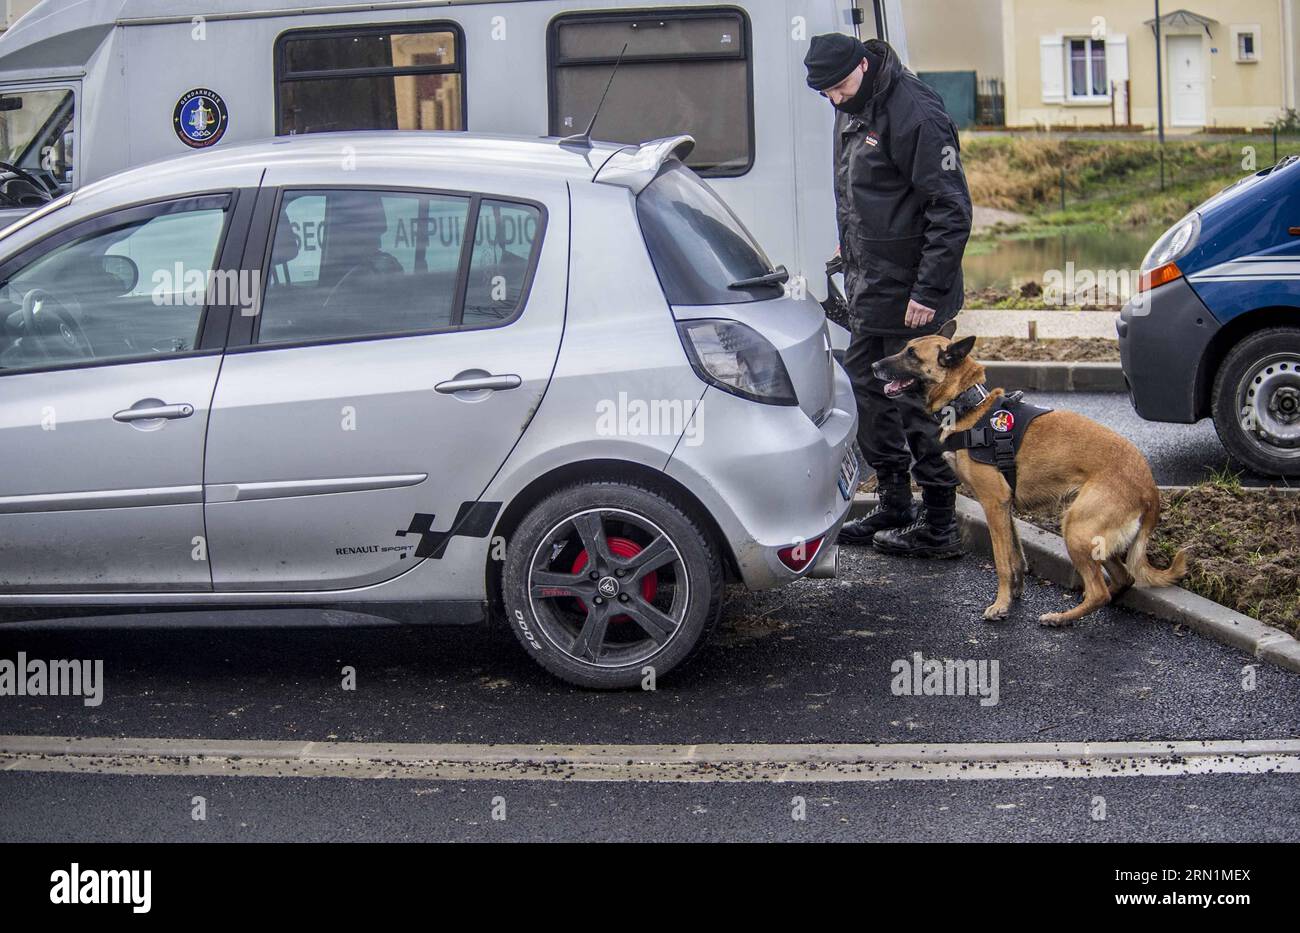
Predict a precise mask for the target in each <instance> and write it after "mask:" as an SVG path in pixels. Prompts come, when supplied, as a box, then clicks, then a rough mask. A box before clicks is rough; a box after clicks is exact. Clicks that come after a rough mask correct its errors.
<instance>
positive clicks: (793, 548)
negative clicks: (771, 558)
mask: <svg viewBox="0 0 1300 933" xmlns="http://www.w3.org/2000/svg"><path fill="white" fill-rule="evenodd" d="M823 537H824V535H819V536H818V537H816V538H813V539H812V540H811V541H800V542H799V543H798V544H792V545H790V546H789V547H783V548H781V550H779V551H777V552H776V556H777V557H779V558H781V563H783V564H785V565H786V566H787V567H789V568H790V569H791V570H793V571H794V572H795V573H798V572H799V571H800V570H803V569H804V568H805V567H807V566H808V565H809V564H811V563H812V562H813V559H814V558H815V557H816V556H817V552H818V551H820V550H821V547H822V538H823Z"/></svg>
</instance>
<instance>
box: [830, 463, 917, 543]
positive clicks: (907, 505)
mask: <svg viewBox="0 0 1300 933" xmlns="http://www.w3.org/2000/svg"><path fill="white" fill-rule="evenodd" d="M876 479H877V481H878V483H879V485H880V504H879V505H878V506H876V507H875V508H874V509H872V510H871V511H870V512H868V513H867V514H866V515H864V516H862V517H861V518H857V519H854V520H853V521H851V522H845V523H844V527H843V528H841V529H840V537H839V543H840V544H860V545H863V546H866V545H870V544H871V539H872V538H874V537H875V536H876V532H878V531H885V530H887V529H890V528H906V527H907V526H908V525H910V524H912V522H914V521H916V518H917V515H918V514H920V513H919V512H918V511H917V508H916V506H915V505H913V504H912V478H911V477H910V476H908V475H907V474H906V473H885V474H879V475H878V476H877V477H876Z"/></svg>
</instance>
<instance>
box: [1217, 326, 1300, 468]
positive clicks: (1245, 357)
mask: <svg viewBox="0 0 1300 933" xmlns="http://www.w3.org/2000/svg"><path fill="white" fill-rule="evenodd" d="M1211 409H1212V413H1213V416H1214V427H1215V430H1217V431H1218V432H1219V439H1220V440H1221V441H1222V442H1223V446H1224V447H1225V448H1227V450H1228V453H1230V454H1231V455H1232V456H1233V458H1234V459H1236V460H1237V461H1238V462H1239V463H1241V464H1242V465H1243V466H1245V467H1247V468H1248V469H1250V470H1252V471H1253V472H1255V473H1260V474H1263V475H1265V476H1282V477H1300V328H1294V327H1272V328H1269V329H1267V330H1261V331H1257V332H1255V333H1253V334H1251V335H1250V336H1249V337H1246V338H1245V339H1244V340H1242V341H1241V342H1240V343H1238V344H1237V345H1236V346H1235V347H1233V348H1232V350H1231V351H1230V352H1229V353H1228V355H1227V356H1226V357H1225V358H1224V360H1223V363H1222V365H1220V367H1219V372H1218V375H1217V376H1216V377H1215V380H1214V394H1213V398H1212V401H1211Z"/></svg>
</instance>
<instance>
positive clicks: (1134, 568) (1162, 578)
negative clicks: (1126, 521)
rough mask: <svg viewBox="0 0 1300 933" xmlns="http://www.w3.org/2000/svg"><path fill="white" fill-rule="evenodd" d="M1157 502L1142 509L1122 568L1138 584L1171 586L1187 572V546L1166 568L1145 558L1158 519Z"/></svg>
mask: <svg viewBox="0 0 1300 933" xmlns="http://www.w3.org/2000/svg"><path fill="white" fill-rule="evenodd" d="M1159 503H1160V500H1159V499H1156V501H1155V503H1154V504H1153V505H1152V506H1149V507H1148V508H1146V509H1145V510H1144V511H1143V513H1142V525H1141V527H1140V528H1138V533H1137V536H1136V537H1135V538H1134V539H1133V544H1132V545H1131V546H1130V547H1129V549H1128V556H1127V557H1126V558H1125V560H1124V568H1125V569H1126V570H1127V571H1128V572H1129V575H1130V576H1131V577H1132V578H1133V579H1134V581H1135V582H1136V583H1137V585H1138V586H1173V585H1174V584H1175V583H1177V582H1178V581H1179V580H1181V579H1182V578H1183V577H1184V575H1186V573H1187V548H1182V549H1180V550H1179V551H1178V553H1177V554H1175V555H1174V559H1173V560H1172V561H1171V562H1170V564H1169V567H1168V569H1166V570H1161V569H1160V568H1159V567H1153V566H1152V565H1151V562H1150V561H1148V560H1147V539H1148V538H1150V537H1151V532H1153V531H1155V528H1156V523H1157V522H1159V521H1160V504H1159Z"/></svg>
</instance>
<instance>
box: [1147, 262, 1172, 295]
mask: <svg viewBox="0 0 1300 933" xmlns="http://www.w3.org/2000/svg"><path fill="white" fill-rule="evenodd" d="M1182 277H1183V270H1182V269H1179V268H1178V264H1177V263H1173V262H1167V263H1165V264H1164V265H1163V266H1157V267H1156V268H1154V269H1152V270H1151V271H1149V272H1143V273H1142V278H1140V279H1138V292H1139V293H1141V292H1149V291H1151V289H1153V288H1159V287H1160V286H1161V285H1164V284H1166V283H1168V282H1172V281H1174V280H1175V279H1181V278H1182Z"/></svg>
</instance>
